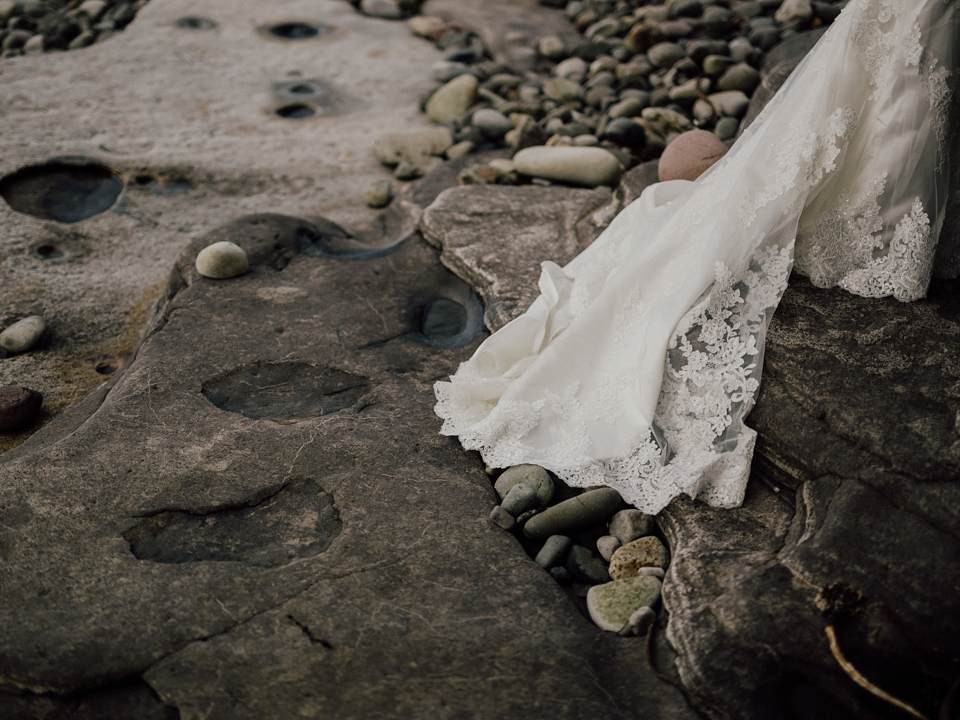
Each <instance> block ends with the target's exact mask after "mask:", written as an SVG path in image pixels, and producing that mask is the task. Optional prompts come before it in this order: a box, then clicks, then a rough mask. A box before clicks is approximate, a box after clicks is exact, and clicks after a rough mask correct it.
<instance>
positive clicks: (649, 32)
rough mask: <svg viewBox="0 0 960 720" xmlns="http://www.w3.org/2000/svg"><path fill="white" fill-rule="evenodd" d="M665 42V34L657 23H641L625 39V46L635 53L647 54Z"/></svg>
mask: <svg viewBox="0 0 960 720" xmlns="http://www.w3.org/2000/svg"><path fill="white" fill-rule="evenodd" d="M662 40H663V33H662V32H660V27H659V25H658V24H657V23H655V22H650V21H644V22H639V23H637V24H636V25H634V26H633V27H632V28H630V30H629V32H627V35H626V37H624V38H623V46H624V47H625V48H626V49H627V50H629V51H630V52H633V53H645V52H647V51H648V50H649V49H650V48H652V47H653V46H654V45H656V44H657V43H659V42H661V41H662Z"/></svg>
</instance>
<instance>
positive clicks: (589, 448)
mask: <svg viewBox="0 0 960 720" xmlns="http://www.w3.org/2000/svg"><path fill="white" fill-rule="evenodd" d="M956 4H957V3H956V2H955V1H954V0H947V1H945V0H851V2H850V3H849V4H848V6H847V7H846V9H845V10H844V11H843V12H842V13H841V14H840V16H839V17H838V18H837V20H836V21H835V22H834V24H833V26H832V27H831V28H830V30H829V31H828V32H827V33H826V34H825V35H824V36H823V38H822V39H821V40H820V42H819V43H818V44H817V46H816V47H815V48H814V50H813V51H811V53H810V54H809V55H808V56H807V57H806V59H805V60H804V61H803V62H802V63H801V65H800V66H799V67H798V68H797V70H796V71H795V72H794V73H793V74H792V75H791V77H790V79H789V80H788V81H787V83H786V84H785V85H784V86H783V88H782V89H781V90H780V92H779V93H778V94H777V95H776V96H775V97H774V98H773V100H772V101H771V102H770V103H769V104H768V105H767V107H766V108H765V109H764V111H763V112H762V113H761V114H760V115H759V117H758V118H757V119H756V121H755V122H754V123H753V124H752V125H751V126H750V127H749V128H747V130H746V131H744V133H743V134H742V136H741V137H740V138H739V140H738V141H737V142H736V144H735V145H734V146H733V147H732V148H731V150H730V152H728V153H727V155H726V156H725V157H724V158H723V159H722V160H720V161H719V162H718V163H716V164H715V165H714V166H713V167H712V168H710V169H709V170H708V171H707V172H706V173H705V174H704V175H702V176H701V177H700V178H698V179H697V180H696V181H695V182H688V181H685V180H674V181H669V182H663V183H658V184H656V185H653V186H651V187H649V188H647V190H646V191H645V192H644V193H643V194H642V195H641V197H640V198H638V199H637V200H636V201H634V202H633V203H632V204H630V205H629V206H628V207H626V208H625V209H624V210H623V211H622V212H621V213H620V214H619V215H618V216H617V217H616V218H615V219H614V220H613V222H612V223H611V224H610V226H609V227H608V228H607V229H606V230H605V231H604V232H603V233H602V234H601V235H600V237H598V238H597V240H596V241H595V242H594V243H593V244H592V245H591V246H590V247H589V248H588V249H587V250H585V251H584V252H583V253H581V254H580V255H579V256H578V257H577V258H575V259H574V260H573V261H572V262H570V263H569V264H568V265H566V266H565V267H563V268H561V267H559V266H557V265H556V264H554V263H552V262H544V263H543V272H542V275H541V277H540V281H539V287H540V292H541V295H540V297H539V298H538V299H537V300H536V301H534V303H533V304H532V305H531V307H530V308H529V309H528V310H527V311H526V312H525V313H524V314H523V315H521V316H519V317H518V318H516V319H515V320H513V321H512V322H511V323H509V324H508V325H506V326H505V327H503V328H502V329H501V330H499V331H497V332H496V333H494V334H493V335H491V336H490V337H489V338H487V340H486V341H485V342H484V343H483V344H482V345H481V346H480V347H479V349H478V350H477V351H476V353H475V354H474V356H473V357H472V358H471V359H470V360H468V361H466V362H464V363H463V364H462V365H461V366H460V368H459V369H458V371H457V373H456V374H455V375H454V376H453V377H452V378H451V379H450V381H449V382H440V383H437V385H436V395H437V398H438V401H439V402H438V404H437V407H436V411H437V414H438V415H439V416H440V417H441V418H443V420H444V423H443V428H442V430H441V432H442V433H444V434H446V435H457V436H459V438H460V441H461V443H462V444H463V445H464V447H465V448H467V449H474V450H479V451H480V452H481V454H482V455H483V457H484V459H485V460H486V462H487V463H488V464H490V465H492V466H494V467H507V466H510V465H515V464H520V463H533V464H537V465H541V466H543V467H545V468H547V469H548V470H551V471H553V472H554V473H556V474H557V475H558V476H559V477H560V478H562V479H563V480H565V481H566V482H567V483H569V484H571V485H575V486H580V487H588V486H594V485H606V486H610V487H613V488H616V489H617V490H618V491H619V492H620V494H621V495H622V497H623V498H624V499H625V500H626V501H627V502H629V503H631V504H633V505H635V506H636V507H638V508H640V509H641V510H644V511H646V512H649V513H655V512H658V511H659V510H660V509H662V508H663V507H664V506H665V505H666V504H667V503H669V502H670V501H671V500H672V499H673V498H675V497H677V496H678V495H681V494H687V495H689V496H691V497H699V498H701V499H703V500H705V501H706V502H708V503H710V504H711V505H716V506H721V507H733V506H736V505H739V504H740V503H741V502H742V500H743V495H744V490H745V487H746V482H747V477H748V475H749V471H750V461H751V457H752V453H753V446H754V441H755V438H756V433H755V432H754V431H753V430H751V429H750V428H749V427H747V425H746V424H745V423H744V419H745V416H746V415H747V413H748V412H749V410H750V408H751V407H752V406H753V403H754V401H755V399H756V396H757V391H758V388H759V384H760V370H761V365H762V361H763V343H764V335H765V332H766V329H767V325H768V323H769V320H770V317H771V316H772V314H773V312H774V309H775V308H776V306H777V304H778V302H779V300H780V297H781V296H782V294H783V292H784V290H785V288H786V286H787V279H788V277H789V275H790V272H791V269H792V268H793V267H794V265H795V266H796V269H797V270H798V271H799V272H801V273H803V274H805V275H807V276H809V278H810V279H811V281H812V282H813V283H814V284H815V285H817V286H821V287H832V286H839V287H841V288H844V289H846V290H848V291H850V292H853V293H856V294H858V295H864V296H868V297H883V296H893V297H895V298H898V299H899V300H904V301H907V300H915V299H917V298H920V297H922V296H923V295H924V294H925V292H926V289H927V286H928V284H929V280H930V275H931V272H932V271H933V269H934V265H935V264H936V266H937V270H938V272H941V271H942V272H943V273H944V274H948V275H950V276H956V275H957V273H958V271H960V243H958V242H956V240H955V236H953V235H951V234H950V233H946V232H945V233H944V238H943V239H942V240H941V242H940V244H939V247H938V244H937V238H938V237H939V236H940V231H941V227H942V225H943V222H944V217H945V215H946V210H947V206H948V201H949V198H948V195H947V187H948V182H947V181H948V172H949V168H948V164H949V163H948V157H947V156H948V154H949V153H948V152H947V147H948V130H949V121H948V118H949V110H950V105H951V90H950V89H951V86H952V72H953V66H954V56H953V52H954V47H953V44H954V36H955V32H956V27H955V24H954V16H955V6H956ZM951 215H952V216H953V215H960V213H953V212H951Z"/></svg>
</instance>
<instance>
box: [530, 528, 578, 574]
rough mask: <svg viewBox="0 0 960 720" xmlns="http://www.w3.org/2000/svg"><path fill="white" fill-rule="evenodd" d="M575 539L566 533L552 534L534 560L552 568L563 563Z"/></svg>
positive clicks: (544, 566)
mask: <svg viewBox="0 0 960 720" xmlns="http://www.w3.org/2000/svg"><path fill="white" fill-rule="evenodd" d="M571 545H573V541H572V540H571V539H570V538H568V537H567V536H566V535H551V536H550V537H548V538H547V541H546V542H545V543H544V544H543V547H542V548H540V552H538V553H537V556H536V557H535V558H534V559H533V561H534V562H535V563H536V564H537V565H539V566H540V567H542V568H552V567H555V566H557V565H560V564H561V563H563V561H564V559H566V557H567V553H568V552H570V547H571Z"/></svg>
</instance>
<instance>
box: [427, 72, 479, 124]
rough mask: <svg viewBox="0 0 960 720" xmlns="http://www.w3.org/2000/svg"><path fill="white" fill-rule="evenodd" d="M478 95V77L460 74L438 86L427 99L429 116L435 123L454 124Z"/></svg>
mask: <svg viewBox="0 0 960 720" xmlns="http://www.w3.org/2000/svg"><path fill="white" fill-rule="evenodd" d="M476 97H477V78H476V77H474V76H473V75H460V76H458V77H455V78H454V79H453V80H451V81H450V82H448V83H446V84H445V85H443V86H441V87H440V88H438V89H437V90H436V91H435V92H434V93H433V95H431V96H430V99H429V100H427V104H426V107H425V108H424V109H425V110H426V112H427V117H428V118H430V119H431V120H432V121H433V122H435V123H441V124H452V123H454V122H456V121H457V120H459V119H460V118H461V117H462V116H463V114H464V113H465V112H466V111H467V109H468V108H469V107H470V106H471V105H473V102H474V100H476Z"/></svg>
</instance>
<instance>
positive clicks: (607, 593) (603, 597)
mask: <svg viewBox="0 0 960 720" xmlns="http://www.w3.org/2000/svg"><path fill="white" fill-rule="evenodd" d="M659 599H660V581H659V580H657V578H654V577H646V576H644V577H633V578H627V579H625V580H614V581H613V582H608V583H605V584H603V585H594V586H593V587H592V588H590V592H588V593H587V612H589V613H590V619H591V620H593V622H595V623H596V624H597V627H599V628H600V629H601V630H607V631H609V632H619V631H620V630H622V629H623V626H624V625H626V624H627V623H628V622H629V621H630V618H631V617H632V616H633V614H634V613H635V612H637V611H638V610H639V609H640V608H643V607H650V606H652V605H653V604H654V603H656V602H657V600H659Z"/></svg>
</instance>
